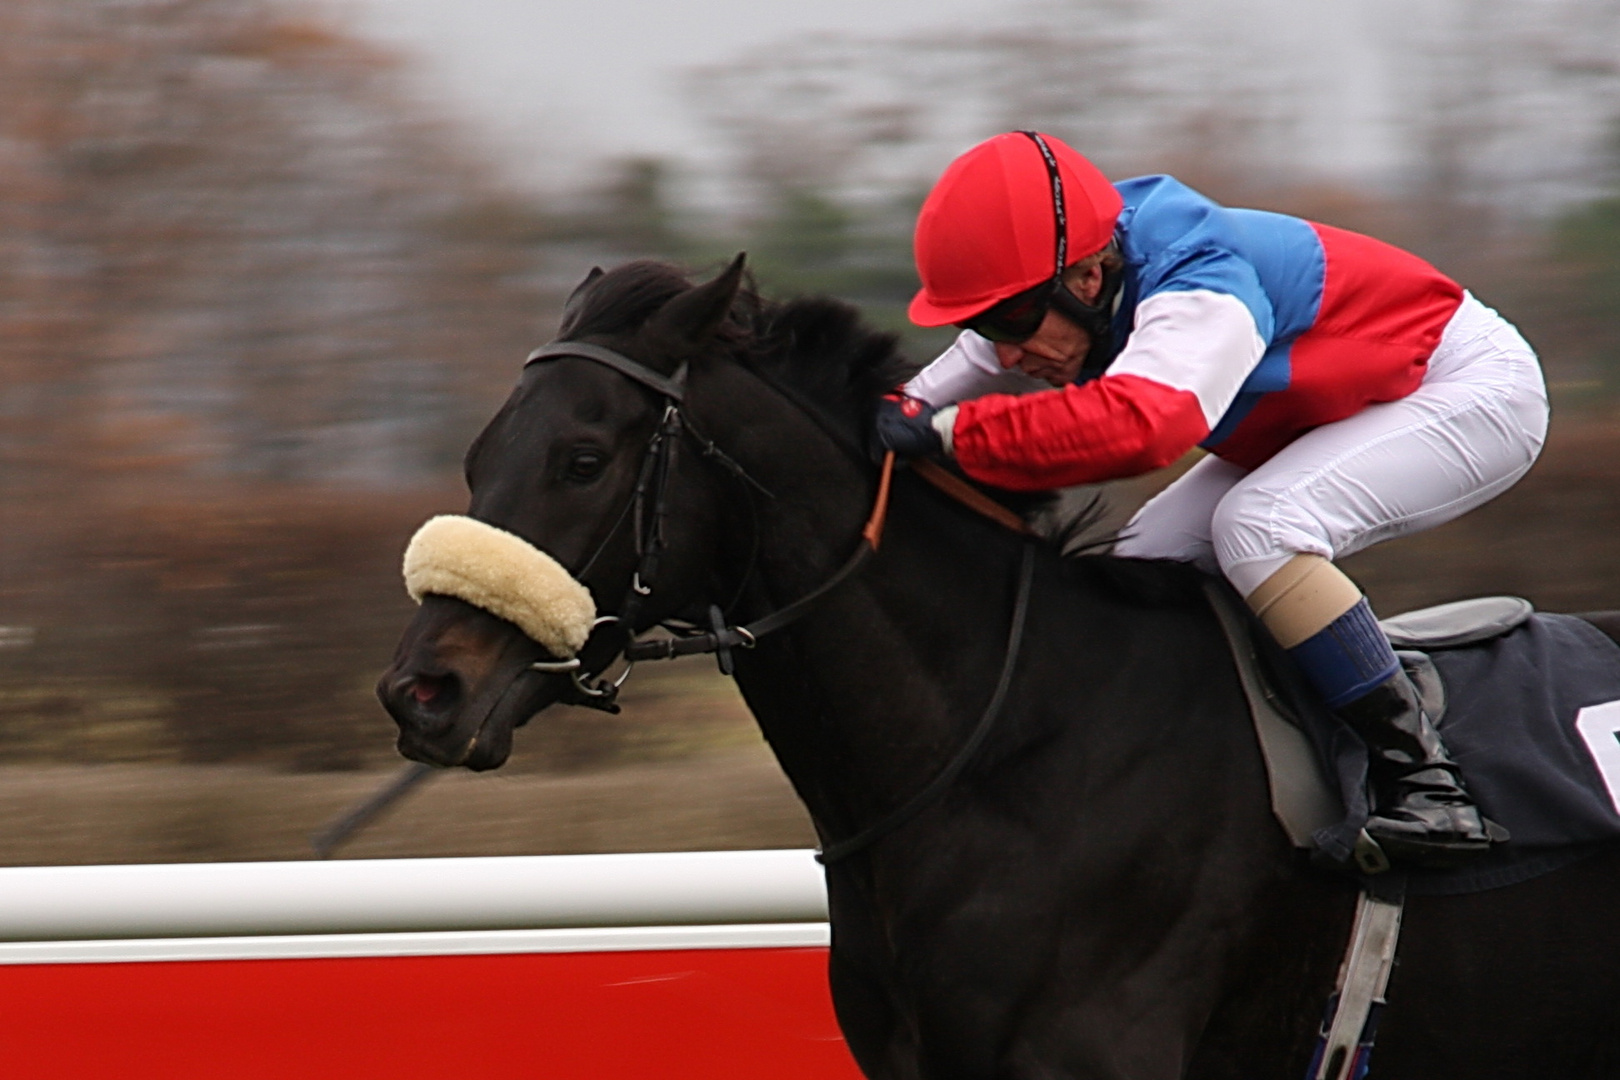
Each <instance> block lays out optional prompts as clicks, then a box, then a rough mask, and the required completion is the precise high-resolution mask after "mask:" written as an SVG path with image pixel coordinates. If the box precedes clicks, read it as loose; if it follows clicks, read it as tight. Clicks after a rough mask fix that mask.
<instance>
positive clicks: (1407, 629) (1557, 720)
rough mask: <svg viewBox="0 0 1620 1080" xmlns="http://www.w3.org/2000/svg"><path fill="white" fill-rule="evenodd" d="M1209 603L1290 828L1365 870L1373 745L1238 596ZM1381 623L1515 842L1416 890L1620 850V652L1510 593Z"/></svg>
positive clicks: (1476, 882) (1479, 882) (1475, 886)
mask: <svg viewBox="0 0 1620 1080" xmlns="http://www.w3.org/2000/svg"><path fill="white" fill-rule="evenodd" d="M1212 599H1213V600H1214V606H1215V609H1216V611H1217V613H1219V614H1220V616H1221V620H1222V624H1223V627H1224V628H1225V629H1226V631H1227V636H1228V639H1229V641H1230V642H1231V644H1232V645H1233V654H1234V656H1235V657H1236V658H1237V660H1238V667H1239V673H1240V675H1241V676H1242V678H1243V683H1244V689H1245V691H1246V692H1247V694H1248V697H1249V701H1250V705H1251V709H1252V711H1253V713H1254V718H1255V725H1256V731H1257V733H1258V734H1259V736H1260V741H1261V746H1262V749H1263V750H1264V751H1265V756H1266V765H1267V771H1268V773H1269V774H1270V775H1271V779H1272V807H1273V810H1274V812H1275V813H1276V815H1277V817H1278V820H1279V821H1281V822H1282V824H1283V827H1284V829H1285V830H1286V831H1287V832H1288V834H1289V836H1290V838H1291V839H1293V841H1294V843H1295V844H1296V845H1297V846H1300V847H1313V848H1315V849H1316V850H1317V851H1319V852H1320V853H1321V854H1322V855H1323V856H1324V857H1325V858H1326V859H1327V860H1328V861H1330V862H1331V863H1333V864H1337V865H1343V866H1348V867H1353V866H1354V863H1353V862H1351V861H1350V860H1351V856H1352V854H1353V851H1354V847H1355V843H1356V839H1357V838H1358V837H1359V835H1360V833H1361V829H1362V827H1363V826H1364V825H1365V823H1366V820H1367V815H1368V811H1369V806H1368V784H1367V750H1366V747H1365V745H1364V744H1363V743H1362V742H1361V740H1360V739H1359V738H1357V737H1356V736H1355V735H1354V734H1352V733H1351V732H1350V730H1349V729H1348V728H1347V727H1345V726H1344V725H1343V724H1342V723H1340V722H1339V721H1338V720H1337V719H1335V718H1334V717H1333V715H1332V714H1331V713H1330V712H1329V711H1328V710H1327V709H1326V708H1325V707H1324V706H1322V705H1321V703H1320V702H1319V701H1318V700H1317V698H1316V696H1315V694H1314V692H1312V691H1311V690H1310V688H1309V687H1308V686H1306V685H1305V684H1304V682H1303V680H1302V678H1301V677H1300V675H1299V673H1298V672H1297V670H1295V669H1294V666H1293V663H1292V661H1291V660H1290V659H1289V658H1288V657H1287V654H1286V653H1284V652H1283V651H1282V650H1281V649H1280V648H1278V647H1277V645H1276V643H1275V642H1274V641H1273V640H1272V639H1271V637H1270V635H1269V634H1267V633H1265V632H1264V631H1263V630H1261V629H1260V628H1259V626H1258V624H1257V623H1256V621H1255V620H1254V618H1253V616H1252V615H1250V614H1249V612H1248V608H1247V605H1244V604H1243V603H1242V601H1241V600H1239V599H1238V598H1237V597H1236V596H1235V594H1232V593H1231V592H1230V590H1219V592H1218V593H1217V595H1216V596H1213V597H1212ZM1384 625H1385V629H1386V632H1388V633H1389V634H1390V637H1391V640H1392V641H1393V642H1394V643H1395V644H1396V645H1398V646H1400V647H1401V651H1400V656H1401V660H1402V663H1403V664H1404V665H1405V666H1406V668H1407V671H1408V673H1409V674H1411V675H1412V676H1413V677H1414V680H1415V681H1416V682H1417V683H1418V685H1419V687H1420V688H1421V689H1422V690H1423V696H1424V700H1425V704H1426V706H1428V707H1429V710H1430V713H1431V716H1437V717H1438V720H1437V723H1436V727H1437V728H1438V730H1439V731H1440V734H1441V736H1442V738H1443V739H1444V740H1445V744H1446V748H1447V750H1449V751H1450V753H1451V755H1452V757H1453V758H1454V759H1455V760H1456V762H1457V764H1458V766H1459V767H1460V769H1461V771H1462V775H1463V781H1464V783H1465V784H1466V785H1467V787H1468V790H1469V792H1470V793H1471V794H1472V795H1473V797H1474V798H1475V800H1476V801H1477V802H1478V803H1479V806H1480V809H1481V810H1482V811H1483V812H1484V813H1485V815H1486V816H1487V817H1489V818H1491V819H1492V820H1494V821H1496V822H1499V823H1500V824H1502V825H1503V826H1505V827H1506V828H1507V829H1508V831H1509V832H1511V833H1512V840H1511V841H1509V842H1508V843H1506V844H1498V845H1494V846H1493V847H1492V850H1491V852H1490V853H1489V854H1487V855H1485V856H1482V857H1481V858H1479V859H1476V860H1473V861H1471V862H1469V863H1468V864H1467V865H1466V866H1464V867H1462V868H1460V869H1456V870H1446V871H1437V870H1409V871H1408V874H1409V878H1408V889H1409V891H1412V892H1419V893H1463V892H1477V891H1481V890H1484V889H1491V888H1497V887H1499V886H1503V885H1511V884H1513V883H1515V882H1519V881H1525V880H1528V879H1529V878H1532V877H1535V876H1537V875H1539V874H1543V873H1546V872H1548V871H1550V870H1554V869H1557V868H1558V867H1560V866H1564V865H1567V864H1568V863H1570V862H1573V861H1574V860H1576V859H1578V858H1581V857H1584V856H1585V855H1587V854H1590V853H1591V852H1592V851H1593V850H1595V849H1596V848H1597V847H1598V846H1600V845H1603V844H1606V843H1613V842H1615V841H1620V646H1617V645H1616V644H1615V643H1614V642H1613V641H1612V640H1610V638H1609V637H1608V636H1607V635H1605V634H1604V633H1602V632H1601V631H1599V630H1598V629H1597V628H1596V627H1594V626H1592V625H1591V624H1590V623H1588V622H1585V621H1584V620H1582V619H1577V618H1575V617H1573V616H1569V615H1555V614H1548V613H1542V612H1534V611H1533V609H1532V608H1531V607H1530V605H1529V604H1528V603H1527V602H1525V601H1522V600H1518V599H1516V598H1509V597H1496V598H1488V599H1486V600H1482V601H1472V602H1469V601H1465V602H1464V603H1463V604H1457V605H1443V606H1442V607H1441V608H1436V609H1425V610H1424V611H1421V612H1413V613H1410V614H1408V615H1403V616H1399V617H1397V618H1395V619H1390V620H1387V621H1386V622H1385V624H1384ZM1442 699H1443V700H1442ZM1280 724H1281V725H1287V727H1286V728H1284V727H1280V726H1279V725H1280Z"/></svg>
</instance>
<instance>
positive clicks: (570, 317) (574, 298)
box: [559, 266, 603, 333]
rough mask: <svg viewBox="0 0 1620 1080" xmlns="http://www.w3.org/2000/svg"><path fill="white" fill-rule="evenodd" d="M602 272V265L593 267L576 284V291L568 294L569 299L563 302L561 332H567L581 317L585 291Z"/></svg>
mask: <svg viewBox="0 0 1620 1080" xmlns="http://www.w3.org/2000/svg"><path fill="white" fill-rule="evenodd" d="M602 273H603V271H602V268H601V267H600V266H593V267H591V272H590V273H588V274H586V275H585V280H584V281H581V282H580V283H579V284H578V285H575V286H574V291H573V292H571V293H569V294H568V299H567V300H566V301H564V303H563V309H562V321H561V323H560V327H561V329H560V331H559V332H561V333H566V332H567V331H568V329H569V328H570V327H571V326H572V325H573V322H574V320H575V319H576V318H578V317H579V308H580V305H581V304H583V303H584V302H585V293H586V292H587V291H589V290H590V287H591V284H592V283H593V282H595V281H596V279H597V278H599V277H601V276H602Z"/></svg>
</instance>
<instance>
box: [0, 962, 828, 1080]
mask: <svg viewBox="0 0 1620 1080" xmlns="http://www.w3.org/2000/svg"><path fill="white" fill-rule="evenodd" d="M826 967H827V950H826V949H825V948H744V949H660V950H650V951H636V952H541V953H521V954H515V955H471V956H467V955H440V956H368V957H351V958H338V959H334V958H319V959H291V960H281V959H268V960H203V961H165V962H156V963H141V962H135V963H130V962H124V963H72V964H56V963H47V964H26V963H24V964H14V965H8V966H4V967H0V1076H4V1077H5V1078H6V1080H47V1078H49V1080H58V1078H62V1080H70V1078H71V1080H100V1078H116V1080H147V1078H151V1080H160V1078H161V1080H203V1078H209V1080H212V1078H221V1080H223V1078H230V1080H258V1078H264V1080H271V1078H274V1080H286V1078H289V1077H300V1078H306V1077H307V1078H325V1077H331V1078H333V1080H338V1078H342V1080H370V1078H373V1077H375V1078H387V1080H428V1078H434V1080H439V1078H443V1080H450V1078H454V1080H468V1078H476V1080H506V1078H518V1077H522V1078H525V1080H529V1078H537V1077H543V1078H545V1080H574V1078H579V1080H585V1078H587V1077H588V1078H591V1080H602V1078H618V1077H624V1078H630V1077H635V1078H638V1080H642V1078H667V1080H686V1078H691V1080H699V1078H702V1080H723V1078H730V1077H739V1078H742V1077H761V1078H771V1080H801V1078H802V1080H858V1078H859V1076H860V1073H859V1071H858V1070H857V1069H856V1067H855V1064H854V1062H853V1061H852V1060H851V1058H850V1056H849V1051H848V1050H847V1048H846V1047H845V1045H844V1042H843V1040H842V1038H841V1037H840V1035H839V1032H838V1027H837V1024H836V1023H835V1021H834V1019H833V1012H832V1003H831V1000H830V999H829V996H828V992H827V977H826Z"/></svg>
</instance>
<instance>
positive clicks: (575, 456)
mask: <svg viewBox="0 0 1620 1080" xmlns="http://www.w3.org/2000/svg"><path fill="white" fill-rule="evenodd" d="M606 464H607V455H606V454H604V453H602V451H600V450H590V449H586V448H583V447H582V448H580V449H578V450H575V451H574V452H573V453H572V454H571V455H569V458H568V469H567V472H566V475H567V478H568V479H570V480H573V481H576V482H581V483H583V482H584V481H586V480H594V479H596V477H597V476H598V475H599V474H600V473H601V472H602V468H603V466H605V465H606Z"/></svg>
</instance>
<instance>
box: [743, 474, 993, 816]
mask: <svg viewBox="0 0 1620 1080" xmlns="http://www.w3.org/2000/svg"><path fill="white" fill-rule="evenodd" d="M801 465H802V463H801ZM871 489H872V485H871V482H870V480H869V479H867V480H865V481H863V482H859V483H855V484H847V485H844V486H842V487H841V488H830V489H822V490H820V491H819V492H817V491H814V490H808V489H805V488H800V489H798V490H800V491H803V492H805V494H803V495H801V496H800V497H799V499H798V500H796V501H797V502H798V505H785V506H780V507H776V508H774V512H773V513H772V514H771V515H769V516H768V520H767V524H766V531H765V535H764V536H763V538H762V540H763V542H762V544H761V551H762V556H761V561H760V564H759V569H758V573H757V581H756V582H755V583H754V585H753V586H752V587H751V588H750V589H749V590H748V592H749V594H750V595H749V603H750V605H751V606H754V607H755V610H756V611H760V610H763V609H764V608H765V607H780V606H782V605H783V604H785V603H788V602H791V601H792V600H794V599H797V598H798V597H800V596H803V595H806V594H807V593H808V592H810V591H811V590H812V589H813V588H815V587H816V586H817V585H819V584H820V583H822V582H824V581H826V580H827V579H828V578H829V577H830V576H831V575H832V574H833V573H835V572H836V571H837V569H838V567H839V566H840V565H841V564H842V562H843V561H844V560H845V559H847V558H848V557H849V555H850V554H851V552H852V551H853V550H854V549H855V547H856V545H857V543H858V530H859V527H860V523H861V522H862V521H864V519H865V516H866V514H867V512H868V511H869V509H870V507H869V506H868V505H867V504H866V502H865V499H864V498H863V496H864V495H865V494H867V493H869V492H870V491H871ZM987 533H988V534H989V535H988V542H987ZM1017 550H1018V549H1017V544H1016V542H1014V541H1012V540H1011V539H1010V538H1009V537H1002V536H996V535H994V533H993V528H992V527H988V526H984V527H979V526H978V523H976V522H966V523H964V522H963V521H962V520H961V518H960V516H959V515H956V514H953V513H950V512H949V511H948V510H944V509H943V508H941V507H940V506H938V505H937V504H936V503H935V502H934V501H933V500H931V499H930V498H928V496H926V495H925V494H924V493H923V492H921V491H919V490H917V489H916V487H915V482H914V481H911V482H907V481H904V480H903V481H902V482H900V483H899V484H898V485H897V489H896V495H895V500H894V505H893V507H892V508H891V511H890V517H889V525H888V529H887V535H886V536H885V537H884V539H883V542H882V545H881V547H880V549H879V553H878V555H877V556H876V557H875V558H873V559H872V561H870V562H869V563H868V564H867V565H866V567H865V568H864V569H863V570H862V571H861V572H860V573H859V574H858V575H857V576H855V577H854V578H851V579H850V580H848V581H846V582H845V583H844V584H843V585H841V586H839V587H838V588H837V589H836V590H834V591H833V592H831V593H829V594H828V595H827V596H826V598H825V599H824V600H823V601H822V602H821V603H819V604H818V605H817V606H816V608H815V609H814V610H813V611H812V613H811V614H809V615H807V616H806V617H805V618H803V619H802V620H800V621H799V622H798V623H797V624H795V625H794V626H792V627H791V628H789V629H786V630H783V631H781V632H780V633H779V634H777V635H776V636H775V637H774V638H772V639H767V640H766V641H765V642H762V643H761V645H760V646H759V648H758V649H757V650H755V651H754V652H753V653H751V654H749V655H747V656H746V657H743V658H741V662H740V663H739V666H738V680H739V683H740V685H741V687H742V689H743V693H744V695H745V696H746V697H747V699H748V702H749V705H750V707H751V708H752V709H753V710H754V713H755V716H756V717H757V719H758V721H759V723H760V726H761V728H762V729H763V731H764V732H765V735H766V737H767V738H768V739H769V740H770V742H771V745H772V747H773V748H774V749H775V751H776V753H777V756H778V757H779V759H780V760H781V762H782V765H783V767H784V769H785V770H786V771H787V773H788V775H789V777H790V778H791V779H792V780H793V782H794V784H795V786H796V787H797V788H798V790H799V793H800V795H801V797H803V798H804V800H805V802H806V803H807V804H808V805H809V807H810V809H811V811H812V813H814V814H815V815H816V817H817V819H818V821H820V822H821V823H822V824H823V825H824V826H825V827H827V828H828V829H829V830H830V831H834V832H836V833H837V834H840V835H842V834H846V833H848V832H850V831H853V829H854V828H855V827H857V826H858V825H859V824H863V823H865V822H867V821H869V820H871V819H872V818H873V817H874V816H875V815H876V814H878V813H881V812H882V811H883V810H886V809H888V808H890V807H891V806H892V805H894V803H895V802H896V799H897V796H900V795H908V794H909V793H911V792H914V791H916V790H919V789H920V788H921V787H922V786H923V785H924V784H926V783H927V782H928V780H929V779H931V777H932V776H933V775H934V774H935V773H936V772H938V770H939V769H940V767H941V765H942V763H943V762H944V761H946V760H948V759H949V757H950V756H951V755H952V754H953V753H954V752H955V749H956V748H957V747H958V746H960V745H961V743H962V742H963V740H964V739H965V737H966V735H967V732H968V731H969V730H970V729H971V727H972V726H973V723H974V721H975V720H976V719H977V713H978V711H979V710H981V709H982V707H983V705H984V703H985V701H986V699H987V698H988V696H989V695H990V693H991V689H992V687H993V686H994V684H995V682H996V679H997V677H998V675H999V671H1000V665H1001V662H1002V655H1003V650H1004V648H1005V644H1006V635H1007V627H1008V620H1009V618H1010V616H1011V610H1012V603H1013V591H1014V587H1015V580H1014V574H1015V570H1014V568H1015V566H1016V563H1017Z"/></svg>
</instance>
